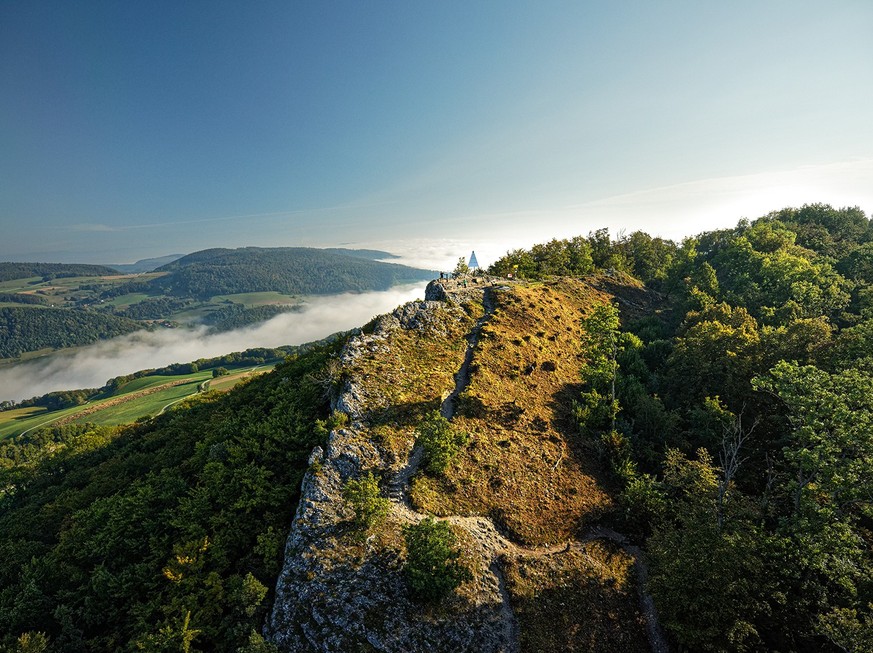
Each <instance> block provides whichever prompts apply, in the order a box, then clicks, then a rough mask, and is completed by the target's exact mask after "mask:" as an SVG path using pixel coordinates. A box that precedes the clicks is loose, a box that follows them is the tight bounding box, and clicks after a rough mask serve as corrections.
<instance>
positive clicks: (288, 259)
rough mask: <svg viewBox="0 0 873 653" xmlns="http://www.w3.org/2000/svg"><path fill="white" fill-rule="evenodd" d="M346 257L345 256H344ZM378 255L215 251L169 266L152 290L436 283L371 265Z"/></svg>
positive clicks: (298, 289)
mask: <svg viewBox="0 0 873 653" xmlns="http://www.w3.org/2000/svg"><path fill="white" fill-rule="evenodd" d="M340 252H343V253H340ZM374 255H379V256H382V255H387V256H392V255H391V254H388V253H387V252H377V251H375V250H336V249H334V250H323V249H314V248H309V247H241V248H238V249H225V248H214V249H205V250H201V251H199V252H193V253H191V254H188V255H187V256H183V257H182V258H180V259H178V260H176V261H173V262H172V263H168V264H167V265H164V266H162V267H160V268H158V269H157V270H156V271H157V272H167V273H168V274H166V275H165V276H162V277H160V278H158V279H155V280H154V281H152V282H151V285H152V286H153V287H155V288H160V289H161V290H162V292H164V293H165V294H168V295H173V296H177V297H181V296H189V297H207V296H214V295H222V294H236V293H250V292H265V291H277V292H281V293H287V294H292V295H326V294H334V293H342V292H365V291H370V290H387V289H388V288H390V287H391V286H394V285H396V284H399V283H412V282H416V281H424V280H427V279H431V278H433V272H432V271H430V270H419V269H417V268H411V267H408V266H405V265H397V264H394V263H383V262H381V261H374V260H371V258H370V257H371V256H374Z"/></svg>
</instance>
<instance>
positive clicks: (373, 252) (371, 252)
mask: <svg viewBox="0 0 873 653" xmlns="http://www.w3.org/2000/svg"><path fill="white" fill-rule="evenodd" d="M324 251H325V252H333V253H334V254H342V255H343V256H354V257H357V258H367V259H371V260H380V259H388V258H400V257H399V256H397V255H396V254H392V253H391V252H383V251H382V250H380V249H345V248H343V247H326V248H325V249H324Z"/></svg>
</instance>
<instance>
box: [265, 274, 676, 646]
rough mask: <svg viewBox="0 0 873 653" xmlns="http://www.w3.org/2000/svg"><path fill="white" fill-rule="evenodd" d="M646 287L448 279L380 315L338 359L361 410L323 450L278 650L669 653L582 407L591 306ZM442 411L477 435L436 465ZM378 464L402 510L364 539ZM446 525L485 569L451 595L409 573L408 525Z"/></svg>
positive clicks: (338, 383) (385, 488) (338, 375)
mask: <svg viewBox="0 0 873 653" xmlns="http://www.w3.org/2000/svg"><path fill="white" fill-rule="evenodd" d="M613 298H617V300H618V302H619V304H620V306H621V307H622V309H623V310H625V309H627V310H633V309H634V308H636V309H640V310H643V309H645V306H644V305H645V303H646V302H647V301H649V300H650V298H649V297H648V296H647V295H646V293H645V291H644V290H643V289H641V288H639V287H637V286H635V285H634V284H633V283H629V282H628V283H626V284H622V283H621V282H617V281H615V280H603V279H600V280H598V279H589V280H578V279H561V280H555V281H553V282H548V283H543V284H535V285H533V284H532V285H526V284H521V283H514V284H510V283H507V282H505V281H502V280H497V279H490V278H487V277H472V278H469V279H468V280H467V282H466V283H462V282H458V281H434V282H431V283H430V284H429V285H428V287H427V290H426V294H425V301H419V302H412V303H409V304H406V305H404V306H402V307H400V308H398V309H396V310H395V311H394V312H393V313H391V314H389V315H384V316H381V317H379V318H377V319H375V320H374V321H373V322H372V323H371V324H370V325H368V327H365V328H364V329H363V330H362V332H361V333H359V334H358V335H355V336H353V337H352V338H351V339H350V340H349V341H348V343H347V345H346V346H345V348H344V350H343V351H342V354H341V356H340V359H339V361H338V362H337V365H336V366H335V368H334V369H333V371H332V373H333V375H334V377H335V378H334V381H335V388H336V392H335V393H334V395H335V396H334V397H333V399H332V404H333V407H334V409H335V410H336V411H339V413H342V414H343V415H345V416H346V417H347V419H345V422H346V424H345V426H343V427H342V428H336V429H335V430H333V431H332V432H331V433H330V436H329V439H328V442H327V445H326V447H325V448H324V449H322V448H321V447H317V448H316V449H315V450H314V451H313V452H312V455H311V457H310V468H309V471H308V472H307V474H306V476H305V479H304V481H303V487H302V496H301V499H300V502H299V505H298V508H297V512H296V514H295V515H294V519H293V522H292V527H291V532H290V534H289V537H288V540H287V543H286V547H285V561H284V566H283V569H282V572H281V575H280V577H279V580H278V583H277V587H276V598H275V603H274V608H273V612H272V614H271V616H270V618H269V621H268V624H267V626H266V632H265V634H266V637H267V639H269V640H270V641H272V642H273V643H274V644H275V645H276V646H277V647H278V648H279V650H280V651H300V652H309V651H313V652H315V651H318V652H324V653H327V652H336V653H339V652H346V651H379V652H385V653H388V652H391V653H413V652H419V651H422V652H423V651H427V652H428V653H435V652H440V651H446V652H449V651H451V652H453V653H456V652H461V651H470V652H473V651H475V652H477V653H491V652H493V653H497V652H504V653H513V652H518V651H550V650H554V651H571V650H578V651H665V650H667V646H666V643H665V641H664V638H663V635H662V633H661V632H660V629H659V628H658V625H657V619H656V616H655V614H654V609H653V607H652V605H651V600H650V599H649V597H648V596H647V595H646V594H645V591H644V580H645V578H644V576H645V566H644V563H643V562H642V558H641V554H640V552H639V551H638V550H637V549H636V548H635V547H633V546H631V545H629V544H628V543H627V541H626V540H625V538H624V537H623V536H622V535H620V534H619V533H616V532H614V531H612V530H610V529H609V528H606V527H605V526H603V518H604V515H608V514H609V512H610V510H612V509H613V501H612V496H611V493H610V488H609V484H608V482H607V481H606V480H605V479H606V476H605V474H604V473H603V472H602V470H600V469H599V468H598V465H597V462H596V460H594V459H593V458H594V456H593V455H592V454H591V452H590V451H587V450H586V448H585V446H584V445H583V444H582V443H580V442H579V439H580V438H579V436H578V434H577V433H576V431H575V429H574V427H573V424H572V419H571V416H570V414H569V406H570V404H571V400H572V398H573V396H574V394H576V393H578V391H579V389H580V387H581V386H580V384H581V376H580V374H581V369H582V367H583V365H584V361H585V352H584V351H583V348H582V345H581V340H580V328H581V327H580V318H581V317H582V316H583V315H585V314H586V313H587V311H589V310H590V309H591V307H593V306H594V305H596V303H597V302H603V301H609V300H610V299H613ZM433 410H439V411H440V413H441V414H442V416H443V417H445V418H447V419H449V420H450V421H451V422H452V425H453V427H455V428H458V429H460V430H463V431H464V432H465V433H468V434H469V438H468V443H467V445H466V446H465V447H464V448H463V450H462V451H461V452H460V453H459V454H458V456H457V457H456V459H455V460H453V462H452V464H451V465H450V467H449V469H448V470H447V471H446V473H445V474H444V475H440V476H434V475H431V474H427V473H425V472H424V471H423V470H422V469H421V461H422V450H421V447H420V446H418V445H416V427H417V426H418V424H419V423H420V422H421V420H422V419H423V417H424V416H425V415H426V414H427V413H428V412H429V411H433ZM368 472H371V473H373V474H374V475H376V476H377V477H378V478H379V479H380V486H381V488H382V493H383V495H384V496H385V497H387V498H388V499H390V511H389V514H388V516H387V518H385V519H384V520H383V521H382V522H380V523H379V524H378V525H377V526H376V527H374V528H373V529H371V530H370V531H368V532H367V533H364V534H363V535H362V534H361V533H360V530H359V529H356V528H354V526H353V524H352V518H353V516H354V514H353V512H352V511H351V510H350V509H349V508H348V507H347V506H346V504H345V502H344V501H343V498H342V491H343V487H344V485H345V484H346V483H347V482H348V481H349V480H351V479H358V478H360V477H361V476H362V475H364V474H366V473H368ZM427 516H433V517H435V518H436V519H438V520H443V521H445V522H448V524H449V525H450V527H451V528H452V530H453V531H454V533H455V534H456V535H457V538H458V542H459V544H460V550H461V561H462V562H463V563H464V564H465V565H466V566H467V567H468V568H469V569H470V570H471V572H472V574H471V579H470V580H468V581H466V582H464V583H463V584H462V585H461V586H460V587H459V588H458V589H457V590H456V591H455V592H454V593H452V594H451V595H450V596H449V597H448V598H447V599H445V600H443V601H441V602H439V603H438V604H432V603H422V602H419V601H416V600H415V599H414V598H413V597H412V596H411V594H410V591H409V589H408V587H407V584H406V581H405V579H404V575H403V565H404V562H405V558H406V551H405V545H404V539H403V534H402V533H403V526H404V525H408V524H414V523H418V522H419V521H421V520H422V519H424V518H425V517H427Z"/></svg>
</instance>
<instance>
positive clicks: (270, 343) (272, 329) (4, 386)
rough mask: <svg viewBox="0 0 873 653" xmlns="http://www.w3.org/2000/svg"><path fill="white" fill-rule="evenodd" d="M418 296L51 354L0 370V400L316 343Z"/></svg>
mask: <svg viewBox="0 0 873 653" xmlns="http://www.w3.org/2000/svg"><path fill="white" fill-rule="evenodd" d="M423 296H424V286H423V285H422V284H413V285H404V286H397V287H395V288H392V289H391V290H387V291H381V292H370V293H362V294H343V295H330V296H327V297H313V298H310V299H309V300H307V302H306V304H305V309H304V310H303V311H301V312H299V313H298V312H292V313H283V314H281V315H277V316H276V317H274V318H273V319H271V320H268V321H267V322H262V323H261V324H257V325H254V326H251V327H246V328H244V329H238V330H236V331H227V332H225V333H215V334H207V333H206V329H205V328H198V329H166V330H161V331H138V332H136V333H132V334H130V335H127V336H122V337H120V338H114V339H112V340H107V341H104V342H99V343H96V344H94V345H91V346H89V347H85V348H83V349H80V350H78V351H77V352H75V353H74V354H57V355H53V356H49V357H46V358H43V359H39V360H35V361H29V362H26V363H21V364H19V365H15V366H12V367H9V368H5V369H2V370H0V400H13V401H21V400H22V399H29V398H30V397H36V396H39V395H44V394H46V393H47V392H54V391H57V390H72V389H76V388H99V387H102V386H103V385H104V384H105V383H106V381H108V380H109V379H111V378H113V377H116V376H120V375H122V374H130V373H132V372H136V371H138V370H143V369H148V368H156V367H163V366H165V365H169V364H171V363H187V362H189V361H193V360H196V359H198V358H212V357H214V356H220V355H223V354H228V353H230V352H234V351H242V350H244V349H249V348H251V347H280V346H282V345H299V344H303V343H305V342H312V341H313V340H320V339H321V338H324V337H326V336H329V335H330V334H332V333H336V332H337V331H345V330H348V329H352V328H354V327H358V326H363V325H364V324H365V323H367V322H368V321H369V320H370V319H371V318H372V317H374V316H375V315H379V314H382V313H387V312H389V311H391V310H393V309H394V308H395V307H396V306H398V305H400V304H403V303H405V302H408V301H412V300H414V299H417V298H421V297H423Z"/></svg>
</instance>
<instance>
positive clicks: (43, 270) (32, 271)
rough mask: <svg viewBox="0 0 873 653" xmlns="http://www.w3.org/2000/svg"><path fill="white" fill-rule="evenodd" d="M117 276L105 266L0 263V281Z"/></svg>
mask: <svg viewBox="0 0 873 653" xmlns="http://www.w3.org/2000/svg"><path fill="white" fill-rule="evenodd" d="M115 274H118V272H117V271H116V270H113V269H112V268H110V267H107V266H105V265H88V264H84V263H11V262H4V263H0V281H10V280H12V279H26V278H28V277H47V278H55V277H98V276H103V275H110V276H111V275H115Z"/></svg>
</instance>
